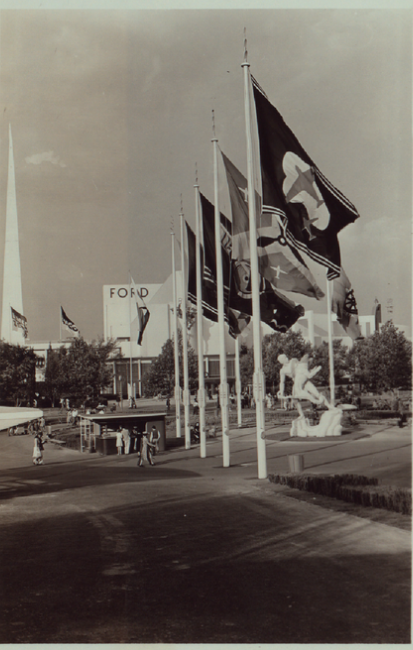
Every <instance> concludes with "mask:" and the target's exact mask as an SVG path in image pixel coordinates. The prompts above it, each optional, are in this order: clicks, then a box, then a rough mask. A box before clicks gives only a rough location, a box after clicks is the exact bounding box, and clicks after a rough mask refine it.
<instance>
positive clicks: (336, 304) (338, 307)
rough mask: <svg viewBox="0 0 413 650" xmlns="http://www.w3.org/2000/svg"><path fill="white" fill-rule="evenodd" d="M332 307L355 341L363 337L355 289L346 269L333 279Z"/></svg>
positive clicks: (343, 326)
mask: <svg viewBox="0 0 413 650" xmlns="http://www.w3.org/2000/svg"><path fill="white" fill-rule="evenodd" d="M331 309H332V311H333V312H334V313H335V314H337V320H338V322H339V323H340V325H341V327H342V328H343V329H344V330H345V332H346V333H347V334H348V335H349V336H350V337H351V338H352V339H353V341H355V340H356V339H360V338H362V335H361V331H360V326H359V319H358V310H357V304H356V299H355V297H354V291H353V289H352V288H351V283H350V280H349V279H348V277H347V275H346V274H345V272H344V269H341V273H340V276H339V277H338V278H335V279H334V280H333V295H332V299H331Z"/></svg>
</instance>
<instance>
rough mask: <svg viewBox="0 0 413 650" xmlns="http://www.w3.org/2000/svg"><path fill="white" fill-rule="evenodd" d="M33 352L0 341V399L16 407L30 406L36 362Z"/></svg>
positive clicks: (36, 358)
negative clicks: (21, 405)
mask: <svg viewBox="0 0 413 650" xmlns="http://www.w3.org/2000/svg"><path fill="white" fill-rule="evenodd" d="M38 359H39V357H37V355H36V354H35V353H34V351H33V350H31V349H30V348H26V347H21V346H20V345H11V344H10V343H6V342H5V341H0V397H1V400H2V401H3V402H6V403H7V402H9V403H10V402H11V403H14V404H15V405H16V406H19V405H20V404H30V405H31V404H32V402H33V398H34V387H35V372H36V370H35V369H36V360H38Z"/></svg>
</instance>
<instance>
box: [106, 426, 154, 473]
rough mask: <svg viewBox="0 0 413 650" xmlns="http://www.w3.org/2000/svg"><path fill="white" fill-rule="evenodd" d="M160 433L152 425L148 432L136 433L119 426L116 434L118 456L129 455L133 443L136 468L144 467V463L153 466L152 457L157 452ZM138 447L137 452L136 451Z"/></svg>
mask: <svg viewBox="0 0 413 650" xmlns="http://www.w3.org/2000/svg"><path fill="white" fill-rule="evenodd" d="M160 438H161V434H160V432H159V431H158V430H157V428H156V426H155V425H153V426H152V428H151V430H150V431H147V430H146V429H145V431H142V432H141V433H140V432H138V430H137V428H136V427H134V428H133V429H132V432H131V431H129V429H126V428H125V427H122V426H120V427H119V428H118V430H117V432H116V448H117V451H118V455H119V456H120V455H122V454H124V453H125V454H129V453H130V450H131V444H132V441H133V446H134V451H138V454H139V460H138V467H144V465H145V463H148V464H149V465H155V463H154V461H153V457H154V456H155V455H156V453H157V452H158V451H159V440H160ZM138 446H139V450H138Z"/></svg>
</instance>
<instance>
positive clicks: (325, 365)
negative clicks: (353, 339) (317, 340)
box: [311, 339, 348, 386]
mask: <svg viewBox="0 0 413 650" xmlns="http://www.w3.org/2000/svg"><path fill="white" fill-rule="evenodd" d="M347 355H348V348H347V347H346V346H345V345H344V343H343V341H342V340H341V339H335V340H333V362H334V382H335V384H340V383H342V382H343V379H345V378H346V377H348V361H347ZM311 365H313V366H321V370H320V371H319V372H318V373H317V374H316V375H315V376H314V378H313V379H312V381H313V382H314V384H316V385H318V386H326V385H328V384H329V383H330V355H329V351H328V343H326V342H325V341H323V343H322V344H321V345H319V346H317V347H316V348H314V350H313V353H312V364H311Z"/></svg>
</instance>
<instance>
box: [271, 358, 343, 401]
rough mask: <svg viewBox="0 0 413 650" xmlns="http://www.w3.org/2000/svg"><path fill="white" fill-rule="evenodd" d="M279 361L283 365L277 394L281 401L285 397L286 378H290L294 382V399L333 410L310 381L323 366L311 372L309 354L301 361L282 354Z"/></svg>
mask: <svg viewBox="0 0 413 650" xmlns="http://www.w3.org/2000/svg"><path fill="white" fill-rule="evenodd" d="M278 361H279V362H280V363H281V369H280V390H279V391H278V393H277V397H278V398H279V399H282V398H284V397H285V395H284V388H285V378H286V377H290V378H291V379H292V380H293V393H292V397H293V398H295V399H298V400H304V399H306V400H308V401H309V402H311V403H312V404H316V405H320V404H325V406H327V407H328V408H331V405H330V404H329V402H328V401H327V398H326V397H325V396H324V395H322V394H321V393H320V392H319V391H318V390H317V388H316V387H315V386H314V384H313V383H312V382H311V381H310V379H312V378H313V377H314V375H316V374H317V373H318V372H319V371H320V370H321V366H316V367H315V368H313V369H312V370H309V369H308V354H305V355H304V356H303V357H302V358H301V359H300V360H298V359H294V358H293V359H289V358H288V357H287V356H286V355H285V354H280V355H279V356H278Z"/></svg>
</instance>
